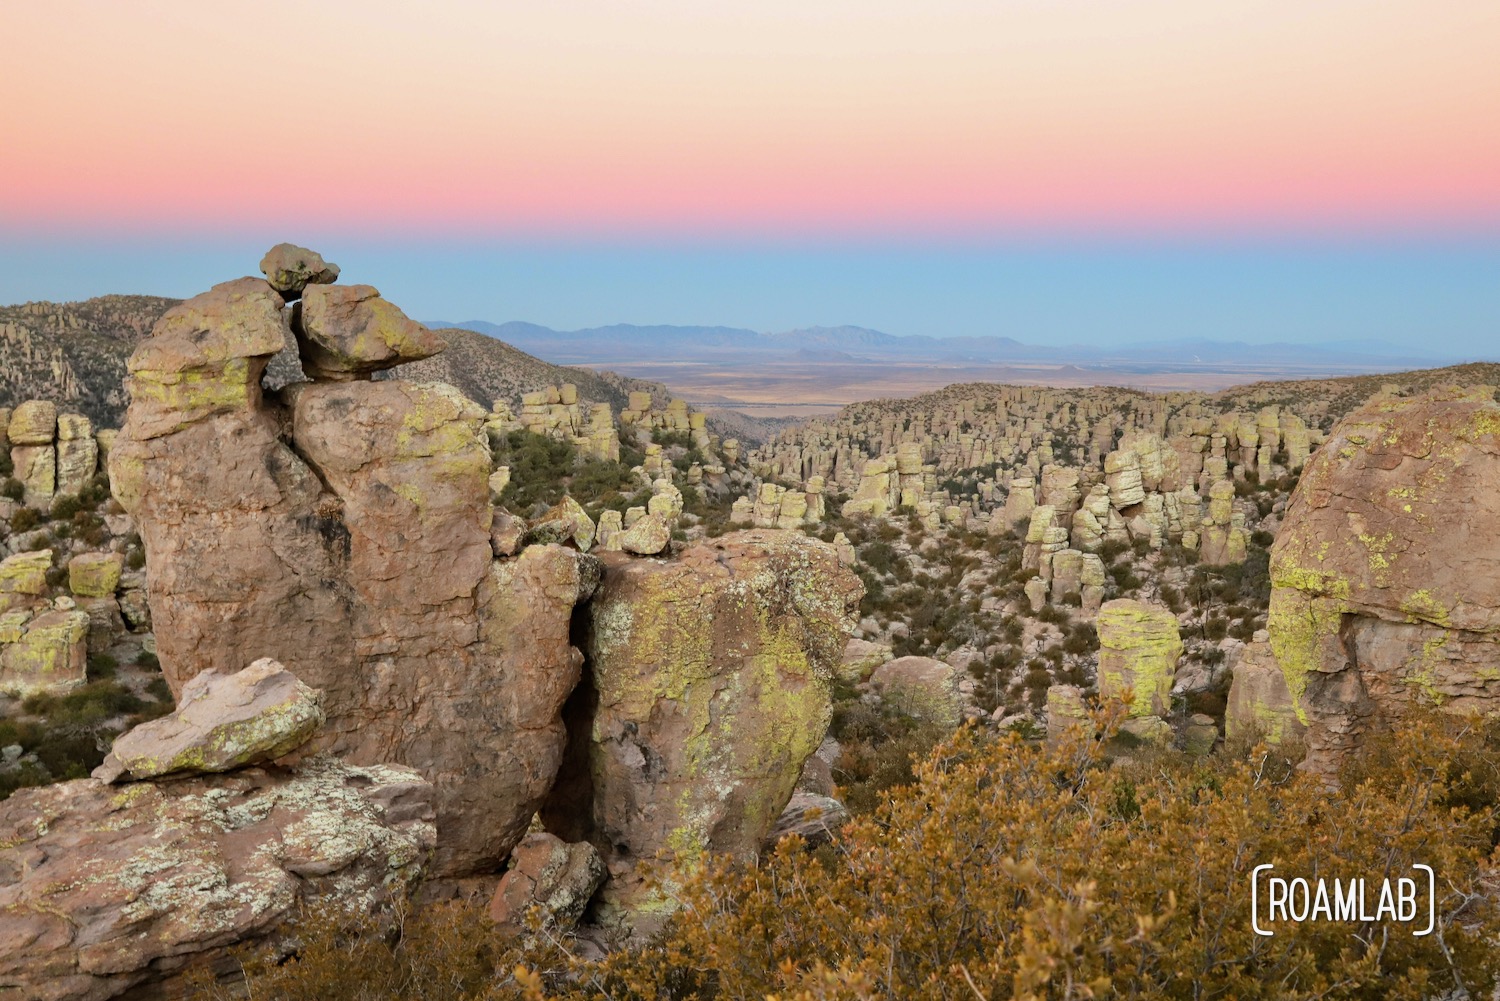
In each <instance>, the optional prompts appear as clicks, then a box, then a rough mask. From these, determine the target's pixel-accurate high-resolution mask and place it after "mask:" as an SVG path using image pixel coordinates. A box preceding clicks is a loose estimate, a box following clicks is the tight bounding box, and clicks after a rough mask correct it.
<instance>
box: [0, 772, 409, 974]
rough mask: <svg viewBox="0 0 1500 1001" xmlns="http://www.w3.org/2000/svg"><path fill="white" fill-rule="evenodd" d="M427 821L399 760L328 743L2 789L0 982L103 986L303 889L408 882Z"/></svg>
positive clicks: (209, 948)
mask: <svg viewBox="0 0 1500 1001" xmlns="http://www.w3.org/2000/svg"><path fill="white" fill-rule="evenodd" d="M435 839H436V834H435V830H434V826H433V813H432V787H431V786H430V785H428V784H427V783H426V782H424V781H423V780H422V778H421V776H419V775H418V774H417V773H416V772H414V771H412V770H411V769H407V768H397V767H389V766H374V767H369V768H360V767H354V766H350V765H345V764H342V763H340V762H337V761H334V760H332V759H328V758H321V759H316V760H314V761H309V762H305V763H304V764H303V765H302V766H301V767H300V768H299V769H297V770H295V771H293V772H281V773H278V774H275V775H273V774H269V773H267V772H264V771H261V770H259V769H247V770H244V771H239V772H236V773H234V774H232V775H225V776H214V777H213V778H210V779H197V778H193V779H183V780H181V781H176V782H171V783H165V784H162V785H156V784H153V783H140V784H135V785H130V786H127V787H124V788H121V787H118V786H109V785H106V784H104V783H103V782H100V781H98V780H97V779H78V780H76V781H73V782H63V783H61V784H58V785H52V786H43V787H41V788H37V789H24V790H22V791H20V792H18V793H16V794H15V795H13V796H12V797H11V798H10V799H8V800H6V801H5V802H4V803H0V845H5V846H6V850H5V851H4V852H3V853H0V914H3V915H4V919H3V920H0V985H3V986H0V994H3V995H4V996H5V997H15V998H27V999H30V1001H102V999H104V998H111V997H115V996H117V995H119V994H121V993H123V992H124V991H126V990H128V989H130V988H131V987H132V986H134V985H137V984H141V983H143V982H150V983H156V982H158V981H160V980H162V979H163V977H171V976H172V975H173V974H176V973H181V972H183V971H184V970H185V969H189V968H191V967H192V965H193V964H194V963H196V962H199V961H203V960H206V959H211V958H212V957H213V956H214V955H215V954H216V953H218V952H221V951H222V950H223V948H225V947H227V946H230V945H233V944H235V943H237V942H243V941H245V940H247V939H254V938H257V937H259V936H263V935H266V934H268V933H270V932H272V931H274V929H275V928H276V926H277V925H279V924H280V923H281V922H282V921H284V920H286V919H288V918H291V917H293V916H294V915H295V914H296V911H297V908H298V906H299V905H300V904H302V903H303V902H304V901H308V900H311V899H313V898H320V899H323V900H327V901H330V902H332V903H334V904H335V905H340V904H341V905H345V906H350V907H356V908H367V907H369V906H371V905H372V904H374V903H376V902H378V901H380V900H383V899H386V898H388V897H389V896H392V895H396V896H399V895H401V894H403V893H405V892H407V891H409V890H410V888H411V887H412V885H413V884H414V883H415V881H416V880H417V879H418V878H419V877H420V875H421V872H422V863H423V861H424V860H425V859H426V857H427V855H428V853H429V852H430V851H431V849H432V846H433V843H434V841H435Z"/></svg>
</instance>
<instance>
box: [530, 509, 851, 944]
mask: <svg viewBox="0 0 1500 1001" xmlns="http://www.w3.org/2000/svg"><path fill="white" fill-rule="evenodd" d="M604 562H605V572H604V580H603V583H602V584H601V585H600V588H599V591H598V593H597V594H596V596H595V597H594V599H593V600H592V601H591V602H590V603H589V605H588V606H587V609H586V615H587V618H586V639H585V651H586V653H587V656H588V668H587V676H586V677H587V680H586V683H585V684H584V685H583V686H581V687H580V690H579V693H578V694H577V695H576V696H575V698H574V700H573V702H572V703H571V704H570V707H569V710H568V722H569V729H570V733H571V740H572V753H571V759H570V762H569V765H568V766H566V767H565V769H564V774H563V776H562V777H561V778H560V779H559V785H558V789H557V790H556V792H555V793H554V795H553V797H552V799H551V801H550V803H549V807H548V809H547V811H546V812H545V813H544V819H545V820H546V821H547V822H548V825H549V827H551V828H552V829H553V830H554V831H555V832H556V833H558V834H560V835H561V836H563V837H564V838H566V839H567V840H569V841H579V840H589V841H592V842H593V843H594V845H595V846H596V847H597V848H598V849H599V850H600V852H601V853H602V854H603V855H604V857H605V861H606V864H607V865H608V866H609V870H610V880H609V882H608V883H606V884H605V886H604V888H603V889H602V890H601V891H600V903H599V907H598V914H597V915H596V916H597V917H598V918H599V919H600V920H601V921H603V922H605V923H622V924H624V925H626V926H627V927H631V928H633V929H634V930H636V931H638V932H639V931H645V930H649V929H650V928H652V927H654V926H655V924H656V923H658V921H659V920H660V919H661V918H662V917H664V916H665V914H666V913H668V912H669V911H670V909H671V907H672V902H671V898H670V892H671V886H672V885H673V883H674V881H675V880H676V879H678V878H680V876H681V875H682V874H683V873H684V872H686V871H687V870H689V869H691V868H692V867H693V866H694V865H696V863H697V861H698V859H699V855H700V853H702V852H705V851H713V852H722V853H729V854H732V855H738V856H742V857H753V856H754V855H755V854H756V852H757V851H758V849H759V848H760V845H761V842H762V841H763V840H764V839H765V837H766V835H767V833H768V832H769V831H770V830H771V827H772V826H773V825H774V824H775V823H776V819H777V817H778V816H779V815H780V814H781V811H782V808H783V807H785V806H786V803H787V800H788V798H789V797H790V796H791V794H792V790H793V787H794V786H795V785H796V782H797V777H798V775H799V774H800V773H801V771H802V766H803V763H804V762H805V761H806V760H807V758H809V757H810V756H811V755H812V754H813V752H814V751H815V750H817V747H818V745H819V744H820V743H821V742H822V740H823V736H824V734H825V732H826V730H827V727H828V722H829V718H830V715H831V711H832V701H831V689H832V684H833V678H834V674H835V670H836V668H837V665H838V663H839V658H840V655H841V653H842V651H843V649H844V645H845V643H846V642H847V640H848V635H849V631H850V629H851V628H852V626H853V624H854V618H855V614H856V609H857V608H858V604H859V599H860V597H861V596H862V593H863V589H862V587H861V585H860V583H859V579H858V578H857V577H856V576H855V575H854V574H853V573H852V572H850V571H849V570H848V569H847V568H845V567H843V566H841V565H840V564H839V561H838V554H837V552H836V551H835V550H834V549H833V548H832V547H831V546H827V545H825V544H823V543H821V542H817V541H816V540H813V539H809V538H807V537H805V536H803V535H801V534H798V533H791V532H780V531H748V532H738V533H733V534H730V535H726V536H723V537H722V538H719V539H715V540H712V541H711V542H709V543H705V544H702V545H699V546H695V547H693V548H691V549H688V550H686V551H685V552H683V553H682V555H681V556H680V557H679V558H678V559H677V560H675V561H672V562H665V561H659V560H631V559H628V558H626V557H623V556H621V555H618V554H608V555H606V556H605V557H604ZM637 863H646V864H647V865H648V866H649V867H650V868H651V869H652V870H653V871H654V875H655V876H656V877H657V878H659V879H660V880H662V886H663V889H662V890H659V891H656V892H653V891H651V890H648V888H647V887H646V885H645V884H644V882H643V881H642V879H641V878H640V876H639V874H638V873H637V872H636V866H637Z"/></svg>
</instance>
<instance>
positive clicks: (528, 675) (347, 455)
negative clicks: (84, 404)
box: [80, 246, 861, 911]
mask: <svg viewBox="0 0 1500 1001" xmlns="http://www.w3.org/2000/svg"><path fill="white" fill-rule="evenodd" d="M263 270H265V272H266V274H267V275H268V276H269V278H270V281H263V280H261V279H256V278H243V279H239V280H236V281H231V282H226V283H224V284H221V285H218V286H215V287H214V288H213V289H211V290H209V291H208V292H205V293H203V294H202V295H200V296H198V297H196V298H194V299H190V300H188V301H187V302H184V303H182V304H181V305H179V306H177V307H175V308H173V309H172V310H171V311H169V312H168V313H167V314H166V315H165V316H163V317H162V319H161V320H160V322H159V323H158V324H157V326H156V329H155V331H154V333H153V335H152V336H151V337H150V338H148V339H147V340H146V341H144V342H143V343H142V344H141V345H140V347H139V348H138V349H137V351H136V352H135V354H134V356H132V358H131V361H130V364H129V372H130V375H129V380H128V386H129V388H130V390H131V394H132V402H131V405H130V409H129V411H128V413H127V416H126V420H125V426H124V428H123V429H122V430H121V432H120V434H119V436H118V438H117V439H116V440H115V442H114V443H113V445H112V448H111V450H110V454H109V463H110V472H111V476H112V479H113V483H114V489H115V493H116V496H117V498H118V499H119V501H120V502H121V503H122V504H123V505H124V506H125V507H126V508H127V510H128V511H130V513H131V514H132V515H133V516H134V517H135V519H136V522H137V524H138V525H139V531H140V534H141V536H142V538H143V540H144V543H145V550H146V564H147V565H146V569H147V576H148V578H149V583H150V587H149V592H150V601H151V614H152V620H153V623H154V629H155V634H156V642H157V650H158V653H159V656H160V659H161V662H162V669H163V672H164V674H165V675H166V678H167V681H168V683H169V684H170V686H171V688H172V690H173V692H175V693H176V694H177V695H178V697H179V698H180V699H181V700H183V703H184V705H183V706H182V707H181V709H180V712H179V717H178V718H177V723H176V724H174V725H177V726H178V727H179V728H183V727H185V726H186V724H184V722H183V717H185V716H187V715H188V714H189V713H190V710H191V706H190V705H187V703H188V702H191V701H192V697H193V696H194V693H196V692H198V687H197V686H199V685H204V684H207V685H208V686H209V687H210V688H212V687H215V686H221V685H223V684H225V683H228V682H229V681H232V680H233V679H234V678H236V677H238V676H235V675H230V676H229V678H228V679H225V678H222V677H219V680H214V681H209V682H197V681H195V679H198V678H204V677H218V676H217V675H213V676H211V675H209V672H222V671H225V670H239V669H240V667H241V666H242V665H245V664H252V663H254V662H258V661H260V659H261V658H272V659H273V660H274V662H276V663H277V664H279V665H285V670H286V672H288V674H289V676H295V679H300V680H298V684H303V685H305V686H307V687H308V688H310V689H313V690H316V691H317V692H318V693H320V699H321V712H322V713H323V714H324V716H325V717H326V722H324V723H323V724H322V726H321V727H320V728H318V730H317V732H316V733H315V734H314V735H313V736H312V737H311V739H310V741H309V743H308V744H307V745H306V746H305V747H304V748H303V749H302V750H301V751H299V752H297V757H299V758H307V757H309V756H314V755H317V754H321V753H329V754H332V755H335V756H336V757H338V758H339V759H342V760H343V761H345V762H348V763H350V764H352V765H361V766H374V765H384V764H393V765H404V766H409V767H411V768H415V769H416V770H417V771H418V772H419V773H421V775H422V776H424V777H425V779H426V780H428V781H430V782H431V783H432V785H433V786H434V788H435V789H436V792H435V810H436V818H437V832H438V834H437V851H436V857H435V859H434V862H433V872H434V874H435V875H437V876H440V877H457V876H465V875H470V874H482V873H494V872H496V871H498V870H499V869H500V868H501V867H503V866H504V864H505V863H506V860H507V859H508V858H509V857H510V855H511V852H512V849H514V848H515V847H516V845H517V844H518V843H519V842H520V841H521V839H522V837H523V835H524V834H525V833H526V831H527V828H528V825H529V824H530V822H531V820H532V818H533V816H534V815H535V814H536V812H537V810H538V808H539V807H541V806H542V805H543V803H544V801H546V803H547V811H546V812H547V815H548V816H549V818H551V821H550V822H551V823H552V824H553V827H554V829H555V830H556V831H557V832H558V833H561V834H564V835H565V836H568V840H569V841H573V842H580V841H584V840H591V841H593V842H594V843H595V844H596V846H597V847H598V849H599V850H600V851H601V852H602V853H603V856H604V858H605V861H606V862H607V863H608V864H609V867H610V871H611V873H612V874H614V875H615V881H614V883H612V884H611V886H610V887H606V888H605V890H604V891H603V895H604V899H605V900H606V901H607V902H609V905H610V906H611V907H614V908H615V909H616V910H617V911H618V909H619V908H621V907H624V908H631V907H634V906H636V905H637V903H639V902H641V901H640V900H639V898H638V897H637V896H635V895H633V894H634V891H633V889H632V887H631V886H630V885H629V884H628V882H627V880H626V878H625V875H624V870H625V869H626V868H627V865H626V862H627V861H628V862H629V867H633V865H634V861H635V860H636V859H637V858H645V857H651V856H654V855H656V854H657V853H658V852H661V851H665V852H666V853H667V858H668V863H667V865H668V869H669V870H670V869H671V865H672V863H671V861H670V859H671V857H672V856H673V855H674V854H675V855H677V856H680V857H681V858H682V859H687V858H688V856H689V855H692V854H693V853H694V852H696V851H697V850H698V849H708V850H714V851H731V852H741V853H747V854H748V853H753V852H754V851H756V850H757V848H758V847H759V845H760V843H761V841H762V839H763V838H764V837H765V835H766V834H767V832H768V831H769V830H770V827H771V825H772V824H773V823H775V821H776V819H777V817H778V816H779V815H780V813H781V811H782V808H783V807H784V806H785V805H786V802H787V799H788V797H789V796H790V794H791V792H792V787H793V785H794V783H795V782H796V779H797V776H798V774H799V773H800V771H801V768H802V764H803V762H804V760H805V759H806V758H807V757H808V756H809V755H811V754H812V753H813V751H814V750H815V749H816V748H817V747H818V745H819V743H820V742H821V741H822V739H823V736H824V731H825V729H826V726H827V723H828V718H829V712H830V686H831V681H832V678H833V672H834V669H835V666H836V665H837V663H838V660H839V655H840V653H841V652H842V651H843V649H844V645H845V642H846V640H847V638H848V633H849V630H850V628H851V627H852V625H853V612H854V609H855V607H856V606H857V604H858V598H859V595H860V593H861V588H860V584H859V582H858V578H857V577H856V576H855V575H854V574H853V573H852V572H851V571H849V570H848V569H847V568H845V567H844V566H842V565H841V564H840V563H839V559H838V553H837V551H836V550H835V549H834V548H833V547H831V546H827V545H824V544H823V543H819V542H816V541H814V540H810V539H807V538H805V537H803V536H801V535H800V534H793V533H786V532H778V531H769V532H747V533H740V534H738V535H730V536H726V537H724V538H722V539H719V540H715V542H714V543H713V544H711V545H705V546H700V547H697V548H693V549H689V550H688V551H686V552H684V553H681V554H679V555H677V556H675V557H669V558H665V559H649V560H647V559H633V558H631V556H629V555H626V554H627V553H638V554H655V553H661V554H662V555H663V556H668V552H667V551H668V549H669V544H670V530H671V525H672V524H673V523H674V522H675V519H676V517H677V515H678V514H679V513H680V511H681V506H682V495H681V493H680V491H678V490H677V488H676V487H674V486H673V484H672V482H671V480H670V479H669V478H665V477H663V478H660V479H659V480H658V481H657V483H656V484H655V486H654V488H653V494H652V496H651V501H650V506H649V510H643V509H640V508H632V509H631V510H630V511H629V512H626V514H625V516H624V518H623V519H618V518H617V519H612V520H611V521H610V523H609V524H608V525H606V524H605V523H603V522H601V523H600V525H599V526H597V530H598V531H596V526H595V525H594V524H593V522H592V521H591V520H589V518H588V515H587V514H586V513H584V512H583V510H582V508H581V507H579V506H578V505H577V504H574V503H572V502H570V501H564V502H563V503H562V504H560V505H558V507H557V509H556V513H557V516H556V517H555V518H552V519H551V521H548V520H547V519H546V518H544V519H543V520H542V522H538V523H537V524H534V525H530V526H528V525H527V524H526V522H525V521H523V520H522V519H520V518H516V517H514V516H511V515H509V514H507V513H505V512H503V511H501V510H498V509H496V508H494V507H493V506H492V503H493V498H492V491H494V490H495V484H494V481H493V477H494V475H495V471H494V470H493V469H492V461H491V460H492V454H491V436H490V432H492V431H493V430H494V429H493V428H488V427H487V425H491V424H494V423H495V421H496V420H497V418H496V417H495V416H494V415H493V414H491V413H488V412H486V411H485V410H484V409H483V408H482V407H479V406H477V405H475V404H474V403H472V402H470V401H469V400H468V399H466V398H465V397H463V396H462V395H461V394H460V393H459V392H458V391H457V390H455V389H453V388H451V387H449V386H446V385H443V384H438V383H425V384H419V383H411V382H406V381H402V380H400V379H385V378H382V379H372V378H371V376H372V375H374V374H375V373H377V372H378V371H379V370H380V369H383V368H387V367H390V366H393V365H398V364H400V363H402V362H405V361H410V360H413V359H416V358H421V357H425V356H426V355H428V354H431V353H433V352H435V351H437V350H441V348H442V343H441V341H440V340H438V339H437V338H436V337H435V335H432V334H431V333H430V332H429V331H427V330H426V329H425V328H423V327H421V326H420V325H419V324H416V323H414V322H413V321H411V320H409V319H407V318H406V317H405V316H404V314H402V313H401V312H400V310H399V309H397V308H396V307H395V306H393V305H391V304H389V303H387V302H385V301H384V300H383V299H381V298H380V297H379V295H378V293H377V292H376V291H375V290H374V289H373V288H370V287H369V286H347V287H346V286H338V285H334V284H331V283H332V282H333V280H334V279H335V278H336V277H337V269H336V268H334V267H332V266H331V265H326V263H325V262H323V261H322V259H321V258H319V257H318V256H317V255H315V254H312V253H311V252H310V251H305V250H302V249H301V248H295V247H289V246H283V247H278V248H276V249H275V250H273V251H272V253H271V254H269V255H267V259H266V262H264V263H263ZM299 296H300V299H301V301H300V302H298V303H296V304H295V305H294V306H292V307H288V306H287V302H288V300H290V299H293V298H296V297H299ZM288 331H290V332H291V333H292V334H295V341H296V344H297V345H298V348H299V351H300V353H301V358H302V364H303V370H304V372H305V374H306V375H307V376H309V377H310V378H311V381H304V382H299V383H294V384H292V385H289V386H287V387H286V388H285V389H283V390H280V391H269V390H266V389H264V388H263V385H262V380H261V377H262V374H263V373H264V371H265V369H266V365H267V363H268V361H269V360H270V359H271V357H272V356H273V355H274V354H276V353H277V352H279V351H281V350H282V348H283V346H284V344H285V343H286V342H287V335H288ZM632 399H634V397H632ZM643 403H649V401H643ZM560 405H561V404H560ZM677 410H678V411H680V413H677V412H676V411H673V410H672V408H671V407H669V408H668V412H667V414H666V417H665V418H663V419H668V418H670V419H671V420H672V425H671V426H672V427H673V428H676V427H677V425H679V424H680V425H682V430H686V431H688V432H689V433H690V434H692V435H693V436H694V440H697V438H698V436H700V435H706V432H703V431H702V428H701V427H700V426H699V425H701V424H702V420H701V415H693V414H690V413H689V412H688V411H687V410H686V408H685V406H680V407H678V408H677ZM653 414H654V411H653V410H651V409H649V408H648V409H643V410H641V411H640V413H639V414H637V419H638V420H641V421H645V420H648V419H654V418H653V417H652V415H653ZM679 418H680V419H679ZM705 440H707V439H706V438H705ZM659 451H660V450H659V449H658V452H659ZM657 458H658V460H660V456H659V455H658V457H657ZM649 460H650V455H649V450H648V465H649V464H650V463H649ZM504 486H505V485H504V483H503V482H502V483H500V485H499V490H500V491H503V490H504ZM580 516H581V517H580ZM553 522H556V523H557V524H558V525H559V526H560V529H559V530H558V531H553V530H552V528H551V526H552V523H553ZM585 523H586V524H585ZM601 533H602V535H601V538H600V545H598V546H593V543H594V541H595V536H596V534H601ZM603 536H608V537H609V538H608V541H607V543H606V541H605V539H604V538H603ZM591 547H592V548H595V549H596V550H599V549H603V550H613V551H609V552H606V553H605V554H604V556H603V559H602V560H601V559H599V558H596V557H595V556H593V555H588V554H586V552H585V551H586V550H589V549H590V548H591ZM80 570H82V568H80ZM596 591H598V594H597V596H595V592H596ZM591 596H593V600H592V602H590V598H591ZM585 603H587V605H586V607H585ZM575 620H576V622H577V623H579V624H580V625H579V626H575ZM575 635H578V636H587V641H586V643H585V644H584V645H585V646H586V648H587V654H588V663H587V664H585V651H583V650H580V649H578V648H577V647H575V646H574V645H573V637H574V636H575ZM252 670H255V669H252ZM260 670H268V669H267V668H264V667H262V668H260ZM245 673H246V672H241V674H242V675H243V674H245ZM580 678H587V679H588V680H587V683H586V684H585V685H584V686H583V688H582V689H580V691H579V693H578V694H577V695H574V690H575V687H577V686H578V684H579V681H580ZM242 680H243V679H242ZM570 695H574V702H573V704H572V705H571V707H570V709H569V720H570V724H571V725H572V727H573V730H572V744H571V746H572V748H573V755H574V757H575V759H576V760H577V762H579V763H580V764H581V765H583V766H584V771H585V773H589V774H591V778H592V781H591V783H590V784H589V787H588V788H587V789H586V790H585V791H583V792H578V793H576V794H572V793H570V792H569V790H574V789H575V787H574V786H572V785H569V784H565V789H562V790H558V791H555V792H553V794H552V795H551V796H550V798H549V796H548V794H549V791H552V790H553V786H554V782H555V780H556V779H557V776H558V772H559V768H560V767H561V765H562V762H563V759H564V753H565V748H566V747H568V746H569V730H568V727H567V726H565V724H564V720H563V715H562V709H563V706H564V703H565V702H566V701H567V700H568V699H569V697H570ZM589 699H593V700H594V701H592V702H591V701H588V700H589ZM197 726H198V724H197V723H196V722H194V723H193V726H192V727H186V729H191V730H193V732H194V733H196V732H198V730H197V729H194V728H195V727H197ZM180 737H181V735H177V736H174V737H173V738H172V739H173V740H177V739H179V738H180ZM136 739H137V740H144V739H145V738H144V737H140V738H136ZM184 739H185V738H184ZM272 743H274V741H272ZM128 749H129V742H126V745H125V747H122V749H121V750H122V755H120V756H117V757H119V764H120V766H123V767H126V768H128V769H129V770H130V772H131V773H132V774H142V773H143V772H137V771H136V766H135V765H134V764H132V763H130V762H127V761H126V759H125V757H124V756H123V752H124V751H126V750H128ZM276 749H277V750H279V747H278V748H276ZM147 756H148V757H149V755H147ZM189 756H191V755H189ZM131 760H132V761H136V760H139V758H132V759H131ZM236 763H241V761H237V762H236ZM141 767H142V768H143V769H144V771H151V770H152V769H151V767H150V766H148V765H145V764H142V766H141ZM570 781H571V780H570ZM570 794H572V795H573V798H572V799H569V795H570ZM569 831H576V832H578V833H577V835H569V833H568V832H569ZM625 856H628V857H629V858H628V860H627V858H626V857H625ZM615 883H618V884H620V885H618V886H616V885H615ZM611 887H612V888H611Z"/></svg>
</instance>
